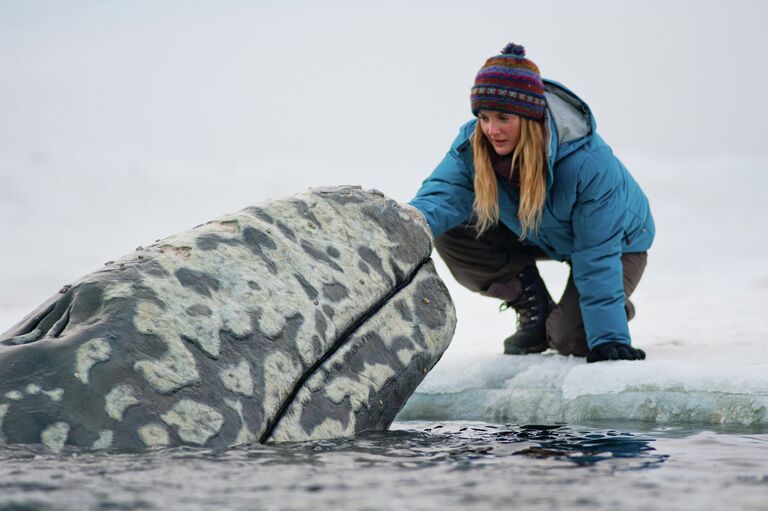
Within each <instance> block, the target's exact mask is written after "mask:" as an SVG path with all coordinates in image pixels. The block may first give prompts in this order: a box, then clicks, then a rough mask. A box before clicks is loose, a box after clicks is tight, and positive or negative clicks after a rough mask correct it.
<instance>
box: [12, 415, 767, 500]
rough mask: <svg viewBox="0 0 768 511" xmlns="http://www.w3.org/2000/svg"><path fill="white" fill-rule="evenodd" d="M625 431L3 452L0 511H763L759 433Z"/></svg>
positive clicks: (399, 432)
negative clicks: (127, 451) (112, 450)
mask: <svg viewBox="0 0 768 511" xmlns="http://www.w3.org/2000/svg"><path fill="white" fill-rule="evenodd" d="M614 428H615V425H614ZM634 428H635V429H634V430H632V429H629V428H620V429H611V428H605V427H600V426H594V425H593V426H591V427H574V426H565V425H547V426H515V425H500V424H487V423H478V422H440V423H436V422H423V421H418V422H417V421H409V422H398V423H395V425H394V426H393V429H392V431H389V432H385V433H379V434H372V435H367V436H365V437H362V438H356V439H345V440H333V441H316V442H310V443H303V444H290V445H278V446H263V445H258V446H247V447H241V448H236V449H229V450H225V451H211V450H204V449H187V448H174V449H166V450H161V451H155V452H151V453H145V454H109V453H73V452H67V453H62V454H58V455H54V454H50V453H45V452H43V451H40V450H37V449H33V448H29V447H19V446H3V447H0V510H4V511H7V510H27V509H30V510H31V509H67V510H69V509H72V510H75V509H77V510H79V509H94V510H129V509H130V510H133V509H136V510H138V509H163V510H166V509H179V510H181V509H184V510H188V509H236V510H250V509H265V510H269V509H296V510H298V509H313V510H314V509H403V510H408V509H444V508H461V509H496V508H502V507H503V508H507V509H508V508H511V507H514V508H515V509H590V510H594V509H606V510H608V509H611V510H614V509H649V510H651V509H653V510H658V509H664V510H676V509H696V510H699V509H707V510H715V509H728V510H736V509H738V510H742V509H744V510H753V509H755V510H758V509H759V510H768V431H757V432H755V431H719V432H717V431H712V430H701V429H698V430H696V429H690V428H689V429H685V428H657V429H647V430H643V431H641V432H638V429H637V425H635V426H634Z"/></svg>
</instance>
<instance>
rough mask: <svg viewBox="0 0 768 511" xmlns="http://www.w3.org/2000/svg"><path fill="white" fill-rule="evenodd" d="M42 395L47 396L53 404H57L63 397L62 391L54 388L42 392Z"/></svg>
mask: <svg viewBox="0 0 768 511" xmlns="http://www.w3.org/2000/svg"><path fill="white" fill-rule="evenodd" d="M43 394H45V395H46V396H48V398H49V399H50V400H51V401H53V402H54V403H58V402H60V401H61V398H63V397H64V389H61V388H55V389H51V390H44V391H43Z"/></svg>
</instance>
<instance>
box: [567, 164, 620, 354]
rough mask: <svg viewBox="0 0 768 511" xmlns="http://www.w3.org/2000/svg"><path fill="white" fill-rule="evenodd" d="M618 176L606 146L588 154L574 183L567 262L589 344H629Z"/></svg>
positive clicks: (591, 346) (618, 172)
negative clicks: (571, 243)
mask: <svg viewBox="0 0 768 511" xmlns="http://www.w3.org/2000/svg"><path fill="white" fill-rule="evenodd" d="M621 176H622V174H621V172H620V169H619V168H618V162H617V160H616V159H615V157H614V156H613V154H612V153H610V151H609V152H608V154H607V155H603V154H598V155H590V156H588V157H587V158H586V159H585V161H584V162H583V163H582V165H581V168H580V169H579V174H578V179H577V184H576V186H577V190H576V203H575V205H574V208H573V213H572V221H573V233H574V247H573V252H572V253H571V263H572V266H573V279H574V283H575V284H576V288H577V289H578V290H579V295H580V298H579V305H580V307H581V315H582V318H583V320H584V330H585V331H586V334H587V345H588V346H589V348H590V349H592V348H594V347H595V346H597V345H600V344H603V343H606V342H609V341H617V342H622V343H625V344H631V340H630V337H629V328H628V325H627V313H626V310H625V309H624V300H625V297H624V284H623V271H622V264H621V239H622V234H623V231H624V227H623V225H624V221H623V220H624V209H625V207H624V203H623V193H622V189H623V185H622V177H621Z"/></svg>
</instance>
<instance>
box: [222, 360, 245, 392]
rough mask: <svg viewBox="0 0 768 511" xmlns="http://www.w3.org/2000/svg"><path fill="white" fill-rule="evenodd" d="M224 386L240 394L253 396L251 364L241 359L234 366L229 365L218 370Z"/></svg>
mask: <svg viewBox="0 0 768 511" xmlns="http://www.w3.org/2000/svg"><path fill="white" fill-rule="evenodd" d="M219 378H221V381H222V383H223V384H224V388H226V389H227V390H229V391H231V392H234V393H236V394H240V395H241V396H245V397H251V396H253V377H252V376H251V366H249V365H248V362H246V361H245V359H243V360H241V361H240V363H239V364H238V365H236V366H234V365H231V366H227V367H225V368H223V369H222V370H221V371H219Z"/></svg>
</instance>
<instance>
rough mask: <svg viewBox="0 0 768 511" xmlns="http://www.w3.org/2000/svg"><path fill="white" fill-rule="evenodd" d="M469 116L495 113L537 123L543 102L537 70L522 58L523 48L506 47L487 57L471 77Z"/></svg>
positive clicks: (542, 110)
mask: <svg viewBox="0 0 768 511" xmlns="http://www.w3.org/2000/svg"><path fill="white" fill-rule="evenodd" d="M470 101H471V103H472V113H473V114H475V115H477V114H478V112H479V111H480V110H496V111H499V112H506V113H509V114H515V115H519V116H521V117H527V118H529V119H534V120H537V121H541V120H543V119H544V111H545V110H546V108H547V101H546V99H545V98H544V83H542V81H541V74H540V73H539V68H538V67H537V66H536V64H534V63H533V62H531V61H530V60H528V59H526V58H525V48H523V47H522V46H520V45H518V44H514V43H509V44H507V45H506V46H505V47H504V49H503V50H501V53H500V54H499V55H496V56H494V57H491V58H489V59H488V60H486V61H485V65H484V66H483V67H482V68H481V69H480V71H479V72H478V73H477V76H476V77H475V85H474V86H473V87H472V92H471V94H470Z"/></svg>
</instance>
